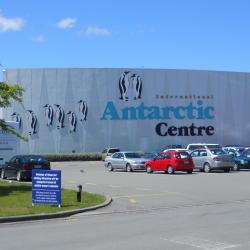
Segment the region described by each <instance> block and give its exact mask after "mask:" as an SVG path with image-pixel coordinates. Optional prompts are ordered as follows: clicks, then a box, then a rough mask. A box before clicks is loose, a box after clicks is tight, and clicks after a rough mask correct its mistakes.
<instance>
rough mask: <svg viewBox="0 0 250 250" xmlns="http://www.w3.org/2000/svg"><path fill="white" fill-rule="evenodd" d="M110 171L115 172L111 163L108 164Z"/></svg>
mask: <svg viewBox="0 0 250 250" xmlns="http://www.w3.org/2000/svg"><path fill="white" fill-rule="evenodd" d="M108 170H109V171H113V170H114V169H113V167H112V164H111V163H108Z"/></svg>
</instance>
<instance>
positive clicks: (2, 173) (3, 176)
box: [1, 169, 6, 179]
mask: <svg viewBox="0 0 250 250" xmlns="http://www.w3.org/2000/svg"><path fill="white" fill-rule="evenodd" d="M1 178H2V179H5V178H6V177H5V172H4V170H3V169H2V171H1Z"/></svg>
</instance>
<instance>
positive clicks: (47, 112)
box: [43, 104, 54, 126]
mask: <svg viewBox="0 0 250 250" xmlns="http://www.w3.org/2000/svg"><path fill="white" fill-rule="evenodd" d="M43 107H44V111H45V117H46V120H47V122H46V125H47V126H51V125H52V123H53V115H54V111H53V108H52V106H51V105H49V104H45V105H44V106H43Z"/></svg>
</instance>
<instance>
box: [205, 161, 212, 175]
mask: <svg viewBox="0 0 250 250" xmlns="http://www.w3.org/2000/svg"><path fill="white" fill-rule="evenodd" d="M204 172H205V173H210V172H211V167H210V165H209V163H205V164H204Z"/></svg>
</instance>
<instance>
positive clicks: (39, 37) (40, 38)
mask: <svg viewBox="0 0 250 250" xmlns="http://www.w3.org/2000/svg"><path fill="white" fill-rule="evenodd" d="M33 40H34V41H36V42H40V43H42V42H44V41H45V37H44V36H43V35H39V36H36V37H34V38H33Z"/></svg>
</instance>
